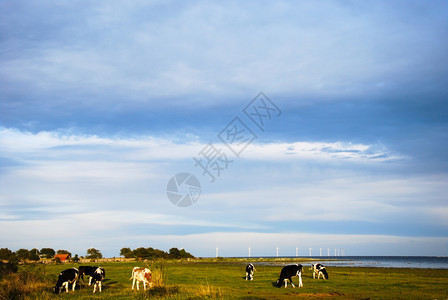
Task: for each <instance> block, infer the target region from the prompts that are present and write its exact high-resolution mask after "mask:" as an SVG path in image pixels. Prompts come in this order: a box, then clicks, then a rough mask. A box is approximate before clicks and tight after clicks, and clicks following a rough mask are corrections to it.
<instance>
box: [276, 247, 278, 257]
mask: <svg viewBox="0 0 448 300" xmlns="http://www.w3.org/2000/svg"><path fill="white" fill-rule="evenodd" d="M276 249H277V257H278V247H276Z"/></svg>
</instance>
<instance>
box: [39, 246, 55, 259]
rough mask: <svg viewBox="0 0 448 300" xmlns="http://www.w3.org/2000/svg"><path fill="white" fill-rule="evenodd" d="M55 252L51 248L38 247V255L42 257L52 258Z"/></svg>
mask: <svg viewBox="0 0 448 300" xmlns="http://www.w3.org/2000/svg"><path fill="white" fill-rule="evenodd" d="M55 254H56V252H55V251H54V250H53V249H51V248H42V249H40V255H41V256H42V257H44V258H48V259H52V258H53V257H54V255H55Z"/></svg>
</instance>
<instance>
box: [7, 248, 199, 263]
mask: <svg viewBox="0 0 448 300" xmlns="http://www.w3.org/2000/svg"><path fill="white" fill-rule="evenodd" d="M56 254H68V255H69V257H70V260H71V261H73V262H77V261H79V259H80V257H78V254H75V256H74V257H72V254H71V253H70V252H69V251H67V250H63V249H60V250H57V251H55V250H54V249H52V248H42V249H40V250H39V249H37V248H33V249H31V250H28V249H19V250H17V251H15V252H14V251H11V250H9V249H8V248H1V249H0V261H2V260H4V261H9V262H20V261H39V260H41V259H54V257H55V255H56ZM120 256H124V257H125V258H137V259H158V258H165V259H169V258H171V259H181V258H194V256H193V255H192V254H190V253H188V252H187V251H185V249H178V248H171V249H170V250H169V251H168V252H165V251H163V250H159V249H154V248H152V247H148V248H144V247H140V248H137V249H134V250H131V248H122V249H121V250H120ZM81 258H87V259H97V258H103V255H102V254H101V251H100V250H97V249H95V248H89V249H87V254H86V255H85V256H81ZM57 259H58V258H56V260H57Z"/></svg>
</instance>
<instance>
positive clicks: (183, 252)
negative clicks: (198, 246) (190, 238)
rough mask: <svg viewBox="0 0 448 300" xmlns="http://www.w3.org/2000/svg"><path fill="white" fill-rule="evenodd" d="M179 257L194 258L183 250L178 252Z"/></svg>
mask: <svg viewBox="0 0 448 300" xmlns="http://www.w3.org/2000/svg"><path fill="white" fill-rule="evenodd" d="M180 257H181V258H194V256H193V255H192V254H191V253H189V252H187V251H185V249H181V250H180Z"/></svg>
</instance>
